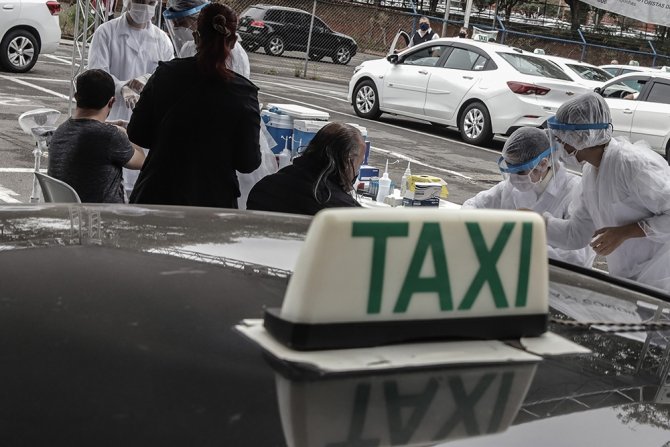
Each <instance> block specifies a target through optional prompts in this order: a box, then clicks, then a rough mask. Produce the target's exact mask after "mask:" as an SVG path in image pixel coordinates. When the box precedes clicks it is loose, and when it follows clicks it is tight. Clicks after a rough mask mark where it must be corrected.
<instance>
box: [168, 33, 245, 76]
mask: <svg viewBox="0 0 670 447" xmlns="http://www.w3.org/2000/svg"><path fill="white" fill-rule="evenodd" d="M196 52H197V51H196V47H195V42H194V41H192V40H190V41H188V42H186V43H185V44H184V45H183V46H182V48H181V51H180V52H179V56H180V57H190V56H195V54H196ZM226 67H227V68H228V69H229V70H232V71H234V72H235V73H237V74H238V75H240V76H244V77H245V78H247V79H250V78H251V66H250V65H249V56H247V52H246V51H244V48H242V45H240V43H239V42H235V46H234V47H233V50H232V51H231V52H230V57H229V58H228V60H227V61H226Z"/></svg>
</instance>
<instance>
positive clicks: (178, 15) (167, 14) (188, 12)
mask: <svg viewBox="0 0 670 447" xmlns="http://www.w3.org/2000/svg"><path fill="white" fill-rule="evenodd" d="M208 4H209V3H203V4H202V5H198V6H196V7H195V8H191V9H185V10H183V11H173V10H172V9H171V8H168V9H166V10H165V11H163V18H165V20H173V21H175V22H179V19H183V18H184V17H189V16H192V15H194V14H197V13H199V12H200V10H201V9H202V8H204V7H205V6H207V5H208Z"/></svg>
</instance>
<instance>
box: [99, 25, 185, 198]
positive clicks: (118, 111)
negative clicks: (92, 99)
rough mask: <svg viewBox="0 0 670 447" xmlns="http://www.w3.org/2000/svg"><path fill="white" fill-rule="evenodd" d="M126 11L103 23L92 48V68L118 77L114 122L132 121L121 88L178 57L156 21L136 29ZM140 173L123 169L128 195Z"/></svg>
mask: <svg viewBox="0 0 670 447" xmlns="http://www.w3.org/2000/svg"><path fill="white" fill-rule="evenodd" d="M126 14H128V13H127V12H126V13H123V14H122V15H121V16H120V17H118V18H116V19H113V20H110V21H109V22H106V23H103V24H102V25H100V26H99V27H98V28H97V29H96V30H95V33H94V34H93V40H92V41H91V46H90V48H89V56H88V68H89V69H91V68H99V69H101V70H105V71H106V72H107V73H109V74H110V75H112V78H113V79H114V85H115V87H116V88H115V93H116V96H115V97H116V101H115V102H114V106H113V107H112V111H111V112H110V114H109V118H108V120H110V121H114V120H126V121H129V120H130V115H131V114H132V110H131V109H129V108H128V107H127V106H126V104H125V102H124V100H123V97H122V96H121V87H123V86H124V85H126V83H128V81H131V80H132V79H135V78H138V77H140V76H142V75H144V74H147V73H153V72H154V71H155V70H156V67H158V62H159V61H167V60H171V59H172V58H173V56H174V48H173V47H172V42H171V41H170V38H169V37H168V35H167V34H165V33H164V32H163V31H161V30H160V29H159V28H158V27H157V26H155V25H153V24H152V23H149V26H148V27H147V28H143V29H136V28H132V27H131V26H130V25H129V24H128V20H127V19H126ZM138 175H139V171H133V170H129V169H124V170H123V182H124V188H125V189H126V192H127V193H128V195H130V191H132V189H133V186H134V185H135V181H136V180H137V176H138Z"/></svg>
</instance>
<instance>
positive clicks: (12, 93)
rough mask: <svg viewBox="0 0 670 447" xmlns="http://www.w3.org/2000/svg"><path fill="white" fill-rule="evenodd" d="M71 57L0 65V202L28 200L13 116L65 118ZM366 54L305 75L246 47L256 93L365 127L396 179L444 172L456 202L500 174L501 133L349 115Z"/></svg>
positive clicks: (26, 171) (29, 163) (26, 148)
mask: <svg viewBox="0 0 670 447" xmlns="http://www.w3.org/2000/svg"><path fill="white" fill-rule="evenodd" d="M289 56H290V55H289ZM71 57H72V47H71V46H68V45H64V44H61V47H60V49H59V50H58V52H57V53H56V54H53V55H41V56H40V60H39V61H38V63H37V65H36V66H35V68H34V69H33V70H32V71H31V72H29V73H25V74H12V73H6V72H0V203H27V202H29V198H30V192H31V187H32V178H33V176H32V174H31V172H32V169H33V155H32V149H33V147H34V144H33V141H32V137H31V136H29V135H25V134H23V133H22V132H21V129H20V128H19V126H18V121H17V119H18V117H19V115H20V114H21V113H23V112H25V111H28V110H32V109H35V108H41V107H48V108H54V109H56V110H59V111H61V113H62V115H61V119H60V121H59V122H62V121H64V120H65V119H66V117H67V116H68V102H69V101H68V98H69V96H70V79H71V76H72V64H71ZM366 57H367V58H371V57H373V56H369V55H357V56H356V59H355V60H353V61H352V62H351V64H350V65H347V66H339V65H335V64H333V63H331V62H330V61H329V60H327V59H324V62H318V63H315V62H310V64H309V67H310V68H309V69H308V79H302V78H297V77H295V71H296V70H297V68H296V67H298V65H300V66H301V67H302V65H301V64H302V63H303V62H304V61H303V60H301V59H299V58H297V57H271V56H267V55H265V54H263V50H259V52H258V53H252V54H250V61H251V64H252V81H254V82H255V83H256V84H257V85H258V87H259V88H260V92H259V98H260V101H261V102H263V103H264V104H268V103H274V104H285V103H292V104H300V105H304V106H307V107H313V108H316V109H318V110H321V111H326V112H328V113H329V114H330V119H331V120H333V121H341V122H350V123H356V124H359V125H361V126H365V127H366V128H367V129H368V134H369V138H370V140H371V142H372V147H373V149H372V152H371V155H370V164H372V165H374V166H377V167H381V168H383V166H384V164H385V162H386V160H387V159H388V161H389V173H390V176H391V178H392V179H393V180H394V181H395V182H396V183H397V184H399V181H400V177H401V176H402V173H403V172H404V170H405V168H406V167H407V162H408V161H411V163H412V168H411V169H412V173H414V174H430V175H435V176H439V177H442V178H444V179H445V180H446V181H447V183H448V184H449V191H450V197H449V199H450V200H452V201H454V202H456V203H462V202H463V201H464V200H466V199H467V198H469V197H472V196H473V195H474V194H476V193H477V192H478V191H481V190H482V189H486V188H489V187H490V186H492V185H493V184H494V183H496V182H497V181H499V180H500V175H499V172H498V169H497V165H496V161H497V159H498V157H499V156H500V150H501V148H502V145H503V140H501V139H495V140H494V141H493V142H492V143H491V145H490V146H489V147H487V148H479V147H475V146H471V145H468V144H465V143H463V142H462V141H460V136H459V133H458V132H457V131H456V130H455V129H447V128H437V127H434V126H432V125H431V124H429V123H425V122H420V121H415V120H411V119H405V118H399V117H394V116H390V115H382V117H381V119H380V120H378V121H371V120H366V119H362V118H359V117H357V116H356V115H355V114H354V112H353V109H352V107H351V104H350V103H348V102H347V99H346V96H347V83H348V79H349V77H350V76H351V73H352V71H353V67H354V66H355V64H358V63H360V61H362V60H363V59H364V58H366ZM310 73H315V74H316V75H314V76H310ZM310 77H311V78H314V79H309V78H310ZM221 138H225V135H221ZM47 163H48V159H46V158H45V159H43V163H42V164H43V167H44V168H46V166H47Z"/></svg>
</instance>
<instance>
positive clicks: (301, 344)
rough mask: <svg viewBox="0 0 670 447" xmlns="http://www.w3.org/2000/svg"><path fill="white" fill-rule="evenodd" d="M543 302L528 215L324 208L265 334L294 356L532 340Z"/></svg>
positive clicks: (535, 234) (543, 261)
mask: <svg viewBox="0 0 670 447" xmlns="http://www.w3.org/2000/svg"><path fill="white" fill-rule="evenodd" d="M547 296H548V268H547V253H546V242H545V231H544V223H543V222H542V219H541V217H539V216H538V215H536V214H534V213H523V212H516V211H481V210H476V211H468V210H459V211H454V212H436V211H435V210H377V211H374V210H367V211H365V212H361V211H360V210H336V211H333V210H331V211H324V212H321V213H319V214H318V215H317V216H316V217H315V219H314V221H313V223H312V225H311V227H310V229H309V232H308V234H307V237H306V240H305V245H304V247H303V249H302V251H301V253H300V256H299V258H298V262H297V263H296V268H295V273H294V274H293V277H292V278H291V281H290V283H289V286H288V289H287V291H286V295H285V297H284V303H283V306H282V308H281V310H278V309H268V310H267V311H266V315H265V328H266V329H267V331H268V332H269V333H270V334H272V335H273V336H274V338H275V339H277V340H278V341H280V342H281V343H283V344H284V345H286V346H288V347H291V348H293V349H298V350H311V349H329V348H352V347H363V346H375V345H383V344H391V343H402V342H410V341H420V340H444V339H450V338H458V339H501V338H518V337H522V336H537V335H540V334H542V333H544V332H545V331H546V328H547V314H548V304H547Z"/></svg>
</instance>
